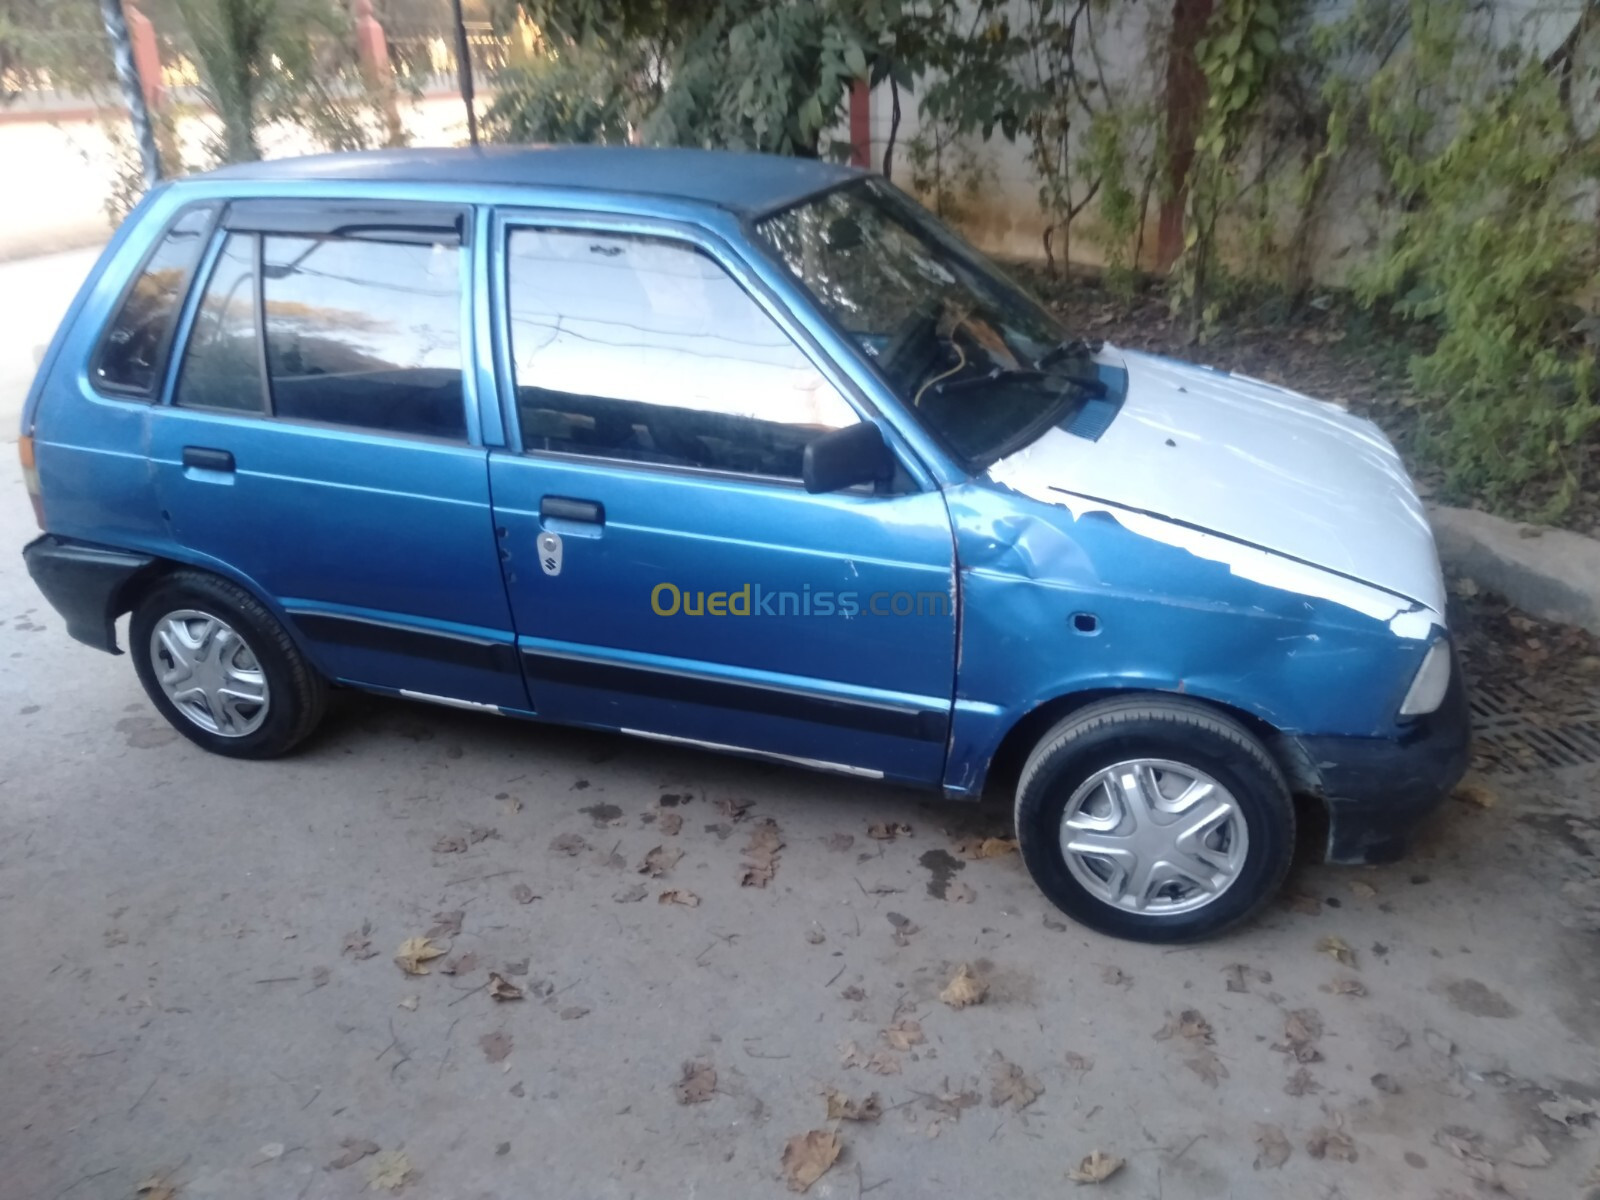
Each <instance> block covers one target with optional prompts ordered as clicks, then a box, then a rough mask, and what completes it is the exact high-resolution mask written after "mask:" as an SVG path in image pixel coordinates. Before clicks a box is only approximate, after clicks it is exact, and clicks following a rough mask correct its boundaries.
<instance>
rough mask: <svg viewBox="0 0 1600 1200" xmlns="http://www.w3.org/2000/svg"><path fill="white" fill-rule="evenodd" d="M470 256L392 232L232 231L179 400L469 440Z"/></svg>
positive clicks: (198, 322)
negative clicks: (464, 345) (465, 365)
mask: <svg viewBox="0 0 1600 1200" xmlns="http://www.w3.org/2000/svg"><path fill="white" fill-rule="evenodd" d="M460 257H461V256H460V253H459V250H458V248H457V247H456V246H455V245H446V244H437V243H429V242H426V241H417V240H414V239H412V240H405V241H384V240H382V235H381V233H378V234H372V233H368V234H366V235H364V236H362V237H322V236H315V237H299V236H289V235H279V234H270V233H268V234H258V233H231V234H229V235H228V240H227V242H226V243H225V244H224V246H223V249H222V252H221V254H220V255H219V256H218V259H217V265H216V267H215V269H214V270H213V271H212V274H211V278H210V280H209V281H208V283H207V284H206V291H205V296H204V298H203V299H202V301H201V305H200V310H199V313H198V314H197V316H196V319H195V325H194V331H193V332H192V333H191V335H190V338H189V345H188V348H187V350H186V352H185V356H184V364H183V373H182V376H181V377H180V379H179V381H178V390H177V394H176V396H175V397H174V403H176V404H179V405H183V406H185V407H193V408H212V409H223V410H233V411H240V410H246V411H252V412H263V411H265V412H267V413H268V414H270V415H272V416H277V417H284V418H290V419H296V420H305V421H320V422H325V423H328V424H331V425H343V426H349V427H352V428H357V429H369V430H374V431H377V432H382V433H396V434H410V435H414V436H421V437H439V438H450V439H456V440H460V439H463V438H465V437H466V414H465V412H464V409H463V400H464V397H463V392H462V386H461V378H462V359H461V263H460ZM263 368H264V369H265V371H266V381H265V384H263V379H262V371H263Z"/></svg>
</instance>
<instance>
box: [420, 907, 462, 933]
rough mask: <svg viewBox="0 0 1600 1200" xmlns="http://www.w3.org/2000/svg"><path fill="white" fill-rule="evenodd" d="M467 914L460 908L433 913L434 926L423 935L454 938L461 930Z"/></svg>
mask: <svg viewBox="0 0 1600 1200" xmlns="http://www.w3.org/2000/svg"><path fill="white" fill-rule="evenodd" d="M466 915H467V914H466V913H465V912H463V911H462V910H461V909H459V908H455V909H451V910H450V911H449V912H436V913H434V914H433V928H432V929H430V930H428V932H427V933H425V934H423V935H422V936H423V937H431V938H453V937H455V936H457V935H458V934H459V933H460V932H461V921H462V919H463V918H464V917H465V916H466Z"/></svg>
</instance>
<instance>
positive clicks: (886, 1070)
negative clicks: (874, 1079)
mask: <svg viewBox="0 0 1600 1200" xmlns="http://www.w3.org/2000/svg"><path fill="white" fill-rule="evenodd" d="M866 1067H867V1072H868V1073H869V1074H872V1075H898V1074H900V1060H899V1059H898V1058H896V1057H895V1056H894V1055H893V1054H890V1053H889V1051H887V1050H874V1051H873V1052H872V1056H871V1057H870V1058H868V1059H867V1062H866Z"/></svg>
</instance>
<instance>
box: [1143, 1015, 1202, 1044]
mask: <svg viewBox="0 0 1600 1200" xmlns="http://www.w3.org/2000/svg"><path fill="white" fill-rule="evenodd" d="M1174 1034H1177V1035H1178V1036H1180V1037H1183V1038H1187V1039H1188V1040H1189V1041H1191V1042H1199V1043H1201V1044H1202V1045H1205V1046H1209V1045H1211V1043H1212V1040H1213V1036H1212V1032H1211V1023H1210V1022H1209V1021H1207V1020H1206V1019H1205V1018H1204V1017H1202V1016H1201V1015H1200V1013H1199V1012H1198V1011H1197V1010H1195V1009H1192V1008H1186V1009H1184V1010H1183V1011H1182V1012H1181V1013H1179V1014H1178V1015H1177V1016H1175V1017H1168V1018H1167V1023H1166V1024H1165V1025H1163V1026H1162V1027H1161V1028H1160V1029H1158V1030H1156V1032H1155V1039H1156V1041H1158V1042H1164V1041H1166V1040H1167V1039H1168V1038H1170V1037H1172V1036H1173V1035H1174Z"/></svg>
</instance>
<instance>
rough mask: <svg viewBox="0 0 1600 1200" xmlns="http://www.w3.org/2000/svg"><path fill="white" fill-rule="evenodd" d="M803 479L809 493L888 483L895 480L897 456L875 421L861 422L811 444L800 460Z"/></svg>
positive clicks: (816, 439) (814, 440) (836, 430)
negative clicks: (890, 450)
mask: <svg viewBox="0 0 1600 1200" xmlns="http://www.w3.org/2000/svg"><path fill="white" fill-rule="evenodd" d="M800 478H801V479H803V480H804V481H805V485H806V491H808V492H837V491H841V490H843V489H844V488H847V487H855V486H856V485H857V484H860V483H880V482H885V481H887V480H889V479H892V478H894V455H892V454H891V453H889V446H888V444H887V443H886V442H884V440H883V431H882V430H881V429H879V428H878V427H877V426H876V425H874V424H873V423H872V422H871V421H858V422H856V423H855V424H854V425H846V426H845V427H844V428H843V429H835V430H834V431H833V432H832V433H825V434H823V435H822V436H821V437H819V438H815V439H813V440H812V441H811V442H810V443H808V444H807V445H806V449H805V453H804V455H803V456H802V457H801V460H800Z"/></svg>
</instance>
